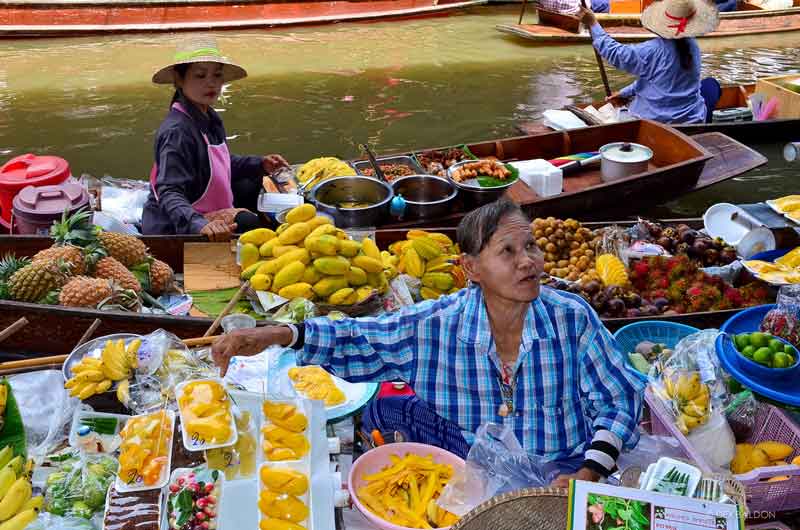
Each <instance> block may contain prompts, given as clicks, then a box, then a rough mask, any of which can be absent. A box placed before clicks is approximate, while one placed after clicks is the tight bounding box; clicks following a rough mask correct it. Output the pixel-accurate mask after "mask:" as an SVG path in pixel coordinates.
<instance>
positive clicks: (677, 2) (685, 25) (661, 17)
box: [642, 0, 719, 39]
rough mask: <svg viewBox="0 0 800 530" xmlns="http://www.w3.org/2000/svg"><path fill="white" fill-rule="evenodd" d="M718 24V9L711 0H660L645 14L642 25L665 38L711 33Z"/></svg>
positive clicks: (643, 14) (651, 5)
mask: <svg viewBox="0 0 800 530" xmlns="http://www.w3.org/2000/svg"><path fill="white" fill-rule="evenodd" d="M718 25H719V9H717V5H716V4H715V3H714V2H713V1H708V0H660V1H657V2H653V3H652V4H650V5H649V6H648V7H647V9H645V10H644V12H643V13H642V26H644V27H645V28H646V29H649V30H650V31H652V32H653V33H655V34H656V35H658V36H659V37H663V38H665V39H683V38H686V37H697V36H699V35H705V34H706V33H711V32H712V31H714V30H715V29H717V26H718Z"/></svg>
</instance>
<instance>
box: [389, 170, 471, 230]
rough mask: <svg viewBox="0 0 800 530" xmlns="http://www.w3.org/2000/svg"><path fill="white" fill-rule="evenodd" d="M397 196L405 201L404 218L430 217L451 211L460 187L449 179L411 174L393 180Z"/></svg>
mask: <svg viewBox="0 0 800 530" xmlns="http://www.w3.org/2000/svg"><path fill="white" fill-rule="evenodd" d="M392 190H394V194H395V196H396V197H402V198H403V202H404V203H405V208H404V209H403V211H402V213H401V214H400V217H402V218H403V219H409V220H414V219H429V218H432V217H443V216H445V215H447V214H448V213H451V208H452V206H451V203H452V202H453V199H455V198H456V195H458V189H457V188H456V187H455V186H454V185H453V183H452V182H450V181H449V180H447V179H444V178H442V177H434V176H432V175H409V176H407V177H400V178H399V179H397V180H395V181H394V182H392Z"/></svg>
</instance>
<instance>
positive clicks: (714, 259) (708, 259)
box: [703, 248, 719, 266]
mask: <svg viewBox="0 0 800 530" xmlns="http://www.w3.org/2000/svg"><path fill="white" fill-rule="evenodd" d="M703 261H704V262H705V264H706V265H708V266H711V265H716V264H717V263H718V262H719V250H717V249H715V248H710V249H708V250H706V255H705V258H704V260H703Z"/></svg>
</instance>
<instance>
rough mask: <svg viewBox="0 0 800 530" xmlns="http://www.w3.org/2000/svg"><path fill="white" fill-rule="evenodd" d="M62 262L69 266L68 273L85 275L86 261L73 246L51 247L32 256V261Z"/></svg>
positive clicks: (80, 251)
mask: <svg viewBox="0 0 800 530" xmlns="http://www.w3.org/2000/svg"><path fill="white" fill-rule="evenodd" d="M58 260H63V261H64V262H66V263H68V264H69V265H70V266H71V270H70V273H71V274H73V275H76V276H80V275H82V274H86V261H85V260H84V257H83V251H82V250H81V249H80V248H78V247H76V246H73V245H66V246H63V247H62V246H55V245H54V246H52V247H50V248H47V249H44V250H41V251H39V252H37V253H36V255H34V256H33V261H34V262H36V261H58Z"/></svg>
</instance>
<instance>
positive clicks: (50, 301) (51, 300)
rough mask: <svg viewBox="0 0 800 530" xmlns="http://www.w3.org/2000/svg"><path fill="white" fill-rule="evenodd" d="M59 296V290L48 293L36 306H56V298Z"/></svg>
mask: <svg viewBox="0 0 800 530" xmlns="http://www.w3.org/2000/svg"><path fill="white" fill-rule="evenodd" d="M60 294H61V290H59V289H56V290H53V291H49V292H48V293H47V294H46V295H44V296H43V297H42V298H41V299H40V300H38V301H37V302H36V303H37V304H44V305H58V297H59V295H60Z"/></svg>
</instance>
